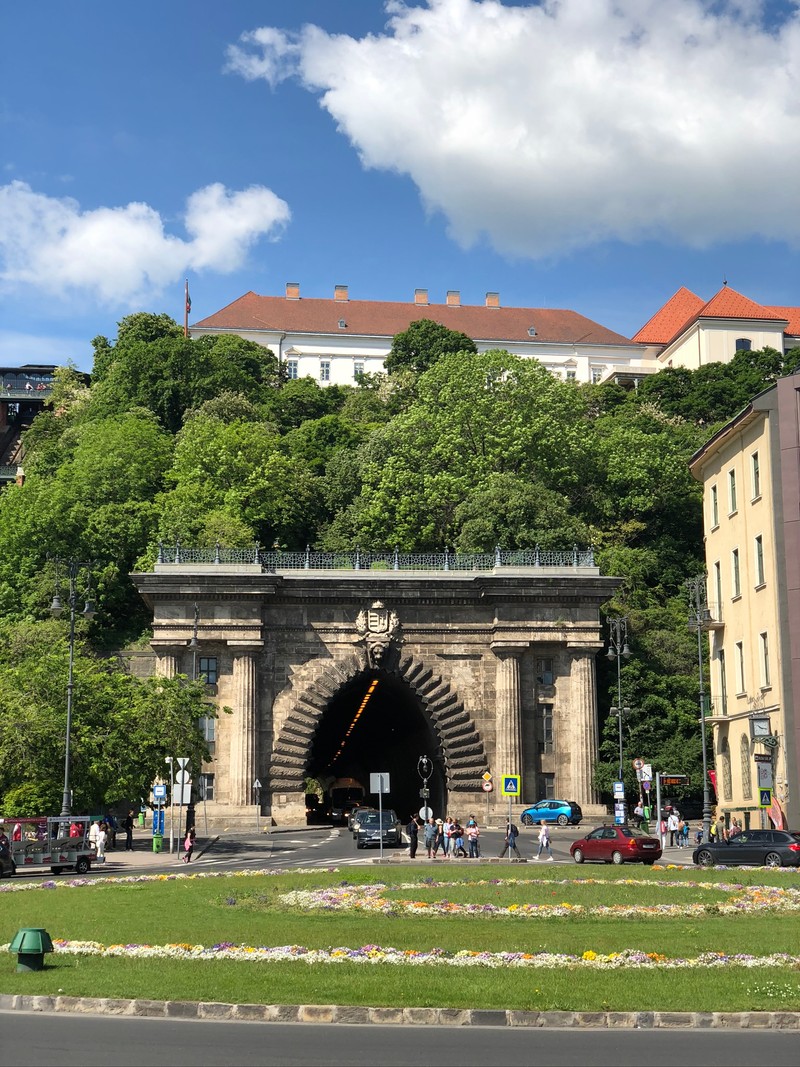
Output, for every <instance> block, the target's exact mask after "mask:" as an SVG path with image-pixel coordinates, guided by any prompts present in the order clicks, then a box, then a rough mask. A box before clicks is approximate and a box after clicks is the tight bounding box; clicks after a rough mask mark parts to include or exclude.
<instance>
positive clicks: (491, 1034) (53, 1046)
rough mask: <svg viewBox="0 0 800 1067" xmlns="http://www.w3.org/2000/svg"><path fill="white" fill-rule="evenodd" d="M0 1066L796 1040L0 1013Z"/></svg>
mask: <svg viewBox="0 0 800 1067" xmlns="http://www.w3.org/2000/svg"><path fill="white" fill-rule="evenodd" d="M0 1033H1V1034H2V1037H0V1049H2V1052H1V1053H0V1062H2V1063H7V1064H20V1065H25V1067H40V1065H41V1067H73V1065H74V1067H109V1065H113V1067H127V1065H131V1067H150V1065H153V1067H155V1065H157V1067H164V1065H165V1064H169V1065H170V1067H183V1065H184V1064H185V1065H187V1067H217V1065H235V1067H247V1065H249V1064H258V1065H262V1067H273V1065H275V1067H277V1065H281V1067H282V1065H299V1064H303V1065H308V1067H314V1065H317V1064H319V1065H325V1067H339V1065H341V1067H362V1065H363V1067H375V1065H377V1064H380V1065H381V1067H396V1065H397V1067H400V1065H405V1064H413V1065H415V1067H417V1065H420V1064H428V1063H435V1064H437V1067H451V1065H453V1067H468V1065H471V1064H475V1065H480V1067H493V1065H498V1067H519V1065H528V1064H530V1065H532V1067H533V1065H540V1064H541V1065H547V1067H551V1065H555V1067H562V1065H573V1064H574V1065H580V1067H584V1065H586V1064H592V1065H593V1067H606V1065H608V1067H628V1065H631V1067H634V1065H635V1067H641V1065H642V1064H647V1067H673V1065H674V1064H677V1063H679V1064H681V1067H739V1065H746V1067H749V1065H751V1064H757V1063H767V1064H769V1065H770V1067H783V1065H791V1067H796V1064H797V1046H798V1037H797V1033H796V1032H795V1033H786V1032H783V1033H782V1032H779V1031H747V1030H735V1031H720V1030H714V1031H709V1030H692V1031H675V1030H632V1031H607V1030H578V1031H575V1030H523V1029H519V1030H516V1029H508V1028H503V1029H497V1028H494V1027H462V1028H459V1029H456V1028H450V1027H419V1026H403V1027H399V1026H398V1027H386V1026H326V1025H312V1026H306V1025H301V1024H298V1023H293V1024H282V1023H246V1022H235V1023H230V1022H224V1023H220V1022H210V1021H208V1022H207V1021H202V1022H198V1021H180V1020H171V1019H123V1018H118V1017H113V1016H112V1017H104V1016H88V1015H47V1014H39V1013H25V1012H0Z"/></svg>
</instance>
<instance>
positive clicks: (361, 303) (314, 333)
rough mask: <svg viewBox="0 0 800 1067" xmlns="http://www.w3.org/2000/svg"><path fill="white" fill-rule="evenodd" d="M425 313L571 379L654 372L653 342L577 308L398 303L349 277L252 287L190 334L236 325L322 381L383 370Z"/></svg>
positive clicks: (452, 297)
mask: <svg viewBox="0 0 800 1067" xmlns="http://www.w3.org/2000/svg"><path fill="white" fill-rule="evenodd" d="M418 319H432V320H433V321H434V322H438V323H441V324H442V325H443V326H446V327H447V328H448V329H450V330H458V331H460V332H461V333H464V334H466V335H467V336H468V337H470V338H472V340H473V341H474V342H475V344H476V345H477V347H478V350H479V351H481V352H483V351H487V350H489V349H494V348H501V349H506V350H507V351H509V352H513V353H515V354H516V355H519V356H523V357H528V358H530V357H535V358H536V359H538V360H539V361H540V362H541V363H543V364H544V366H545V367H547V369H548V370H549V371H551V372H552V373H553V374H556V375H558V376H559V377H561V378H564V379H572V380H575V381H578V382H592V381H594V382H598V381H601V380H602V379H607V378H608V377H609V376H610V375H611V373H612V372H613V375H614V376H616V377H620V376H622V377H624V376H625V375H626V374H628V373H629V372H632V371H635V372H636V375H637V376H641V374H642V373H647V372H643V371H642V370H641V369H640V367H641V363H642V358H643V356H648V353H649V350H648V348H647V346H646V345H643V344H641V343H638V342H637V343H634V342H633V341H631V340H630V338H628V337H623V336H622V334H619V333H615V332H614V331H613V330H609V329H606V327H605V326H601V325H599V323H596V322H593V321H592V320H591V319H587V318H586V317H585V316H584V315H580V314H578V313H577V312H576V311H567V310H561V309H555V308H518V307H503V306H502V305H501V303H500V296H499V294H498V293H487V294H486V301H485V303H484V304H482V305H478V306H475V305H467V304H462V303H461V297H460V293H458V292H457V291H455V290H451V291H450V292H448V293H447V297H446V301H445V303H443V304H436V303H431V302H430V301H429V299H428V290H427V289H417V290H416V291H415V293H414V300H413V301H409V302H408V303H395V302H389V301H380V300H351V299H350V295H349V291H348V287H347V286H346V285H337V286H336V287H335V289H334V293H333V297H332V298H331V299H320V298H316V297H311V298H308V297H301V296H300V286H299V285H298V284H297V283H295V282H289V283H287V285H286V292H285V295H284V296H260V295H259V294H257V293H252V292H250V293H245V295H244V296H241V297H239V299H238V300H234V301H233V303H232V304H229V305H228V306H227V307H225V308H223V309H222V310H221V311H217V312H215V313H214V314H213V315H209V316H208V318H205V319H201V320H200V321H199V322H196V323H195V324H194V325H192V326H190V328H189V333H190V335H191V336H192V337H202V336H203V335H205V334H217V333H234V334H237V335H239V336H240V337H245V338H247V339H248V340H250V341H255V342H257V343H258V344H261V345H265V346H266V347H268V348H270V349H271V350H272V351H273V352H274V353H275V355H276V356H277V357H278V359H279V360H280V362H281V364H282V365H284V366H285V368H286V372H287V375H288V376H289V377H290V378H302V377H305V376H307V375H308V376H310V377H312V378H314V379H315V380H316V381H318V382H320V384H338V385H352V384H353V382H354V381H355V380H356V379H357V377H358V375H359V374H363V373H376V372H377V373H380V372H382V371H383V370H384V361H385V359H386V356H387V355H388V354H389V351H390V349H391V347H392V338H393V337H394V335H395V334H397V333H400V332H402V331H403V330H406V329H408V327H409V326H410V325H411V323H412V322H415V321H417V320H418ZM648 362H649V363H651V364H653V363H654V362H655V361H654V358H653V357H652V356H649V359H648Z"/></svg>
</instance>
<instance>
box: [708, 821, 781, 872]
mask: <svg viewBox="0 0 800 1067" xmlns="http://www.w3.org/2000/svg"><path fill="white" fill-rule="evenodd" d="M692 863H696V864H697V865H698V866H699V867H713V866H714V865H715V864H717V863H719V864H723V865H724V866H725V867H734V866H739V865H740V864H746V865H748V866H752V867H800V834H798V833H792V832H791V831H789V830H742V832H741V833H740V834H736V836H735V837H732V838H731V839H730V840H729V841H714V842H713V843H712V842H709V843H708V844H707V845H699V846H698V847H697V848H696V849H695V850H694V852H693V853H692Z"/></svg>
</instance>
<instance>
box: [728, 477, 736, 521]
mask: <svg viewBox="0 0 800 1067" xmlns="http://www.w3.org/2000/svg"><path fill="white" fill-rule="evenodd" d="M736 510H737V508H736V471H728V514H730V515H733V513H734V512H735V511H736Z"/></svg>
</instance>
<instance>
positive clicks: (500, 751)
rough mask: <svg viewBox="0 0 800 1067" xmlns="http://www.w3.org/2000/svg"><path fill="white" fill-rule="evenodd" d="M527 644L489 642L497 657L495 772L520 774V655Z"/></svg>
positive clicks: (496, 773) (499, 773)
mask: <svg viewBox="0 0 800 1067" xmlns="http://www.w3.org/2000/svg"><path fill="white" fill-rule="evenodd" d="M526 648H527V645H510V644H509V645H505V644H501V643H499V642H493V643H492V651H493V652H494V654H495V655H496V656H497V674H496V681H495V690H496V704H495V707H496V714H497V741H496V744H495V757H494V759H495V762H494V767H493V768H492V770H493V771H494V773H495V775H501V774H521V773H522V694H521V690H520V681H519V658H520V656H521V654H522V652H523V651H524V650H525V649H526Z"/></svg>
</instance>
